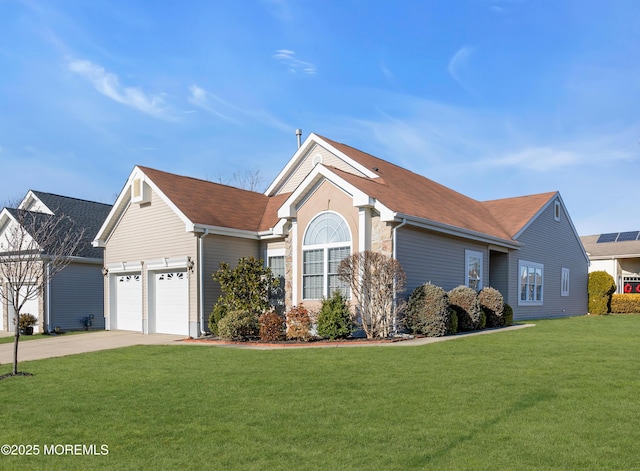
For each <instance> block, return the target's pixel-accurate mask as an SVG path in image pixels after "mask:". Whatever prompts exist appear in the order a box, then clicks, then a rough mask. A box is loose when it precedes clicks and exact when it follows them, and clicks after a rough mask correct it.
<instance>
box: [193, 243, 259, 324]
mask: <svg viewBox="0 0 640 471" xmlns="http://www.w3.org/2000/svg"><path fill="white" fill-rule="evenodd" d="M250 256H254V257H256V258H261V255H260V242H259V241H257V240H251V239H241V238H236V237H226V236H219V235H209V236H207V237H206V238H205V239H204V313H205V321H206V322H205V325H204V328H205V330H209V329H208V326H207V325H206V323H207V322H208V320H209V314H211V311H212V310H213V306H214V305H215V303H216V302H217V301H218V298H219V297H220V295H221V294H222V291H221V290H220V284H219V283H218V282H217V281H215V280H214V279H213V277H212V275H213V274H214V273H215V272H216V271H218V268H219V267H220V262H227V263H229V265H231V266H232V267H235V266H237V265H238V260H239V259H240V258H242V257H250Z"/></svg>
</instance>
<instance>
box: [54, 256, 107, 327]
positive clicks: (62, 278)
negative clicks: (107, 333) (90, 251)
mask: <svg viewBox="0 0 640 471" xmlns="http://www.w3.org/2000/svg"><path fill="white" fill-rule="evenodd" d="M101 269H102V265H90V264H82V263H72V264H70V265H68V266H67V267H66V268H65V269H64V270H62V271H61V272H60V273H58V274H56V276H54V277H53V278H52V279H51V285H50V288H51V292H50V293H49V297H50V300H51V306H50V315H51V325H50V326H49V329H51V330H53V329H54V328H55V326H59V327H60V328H62V329H63V330H82V329H83V328H84V326H83V324H82V322H81V321H82V318H83V317H87V316H90V315H93V317H94V318H93V321H92V324H93V325H92V326H91V330H102V329H104V302H103V289H104V277H103V276H102V272H101Z"/></svg>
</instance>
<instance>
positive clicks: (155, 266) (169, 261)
mask: <svg viewBox="0 0 640 471" xmlns="http://www.w3.org/2000/svg"><path fill="white" fill-rule="evenodd" d="M189 259H190V257H173V258H168V257H164V258H158V259H155V260H149V261H146V262H144V266H145V267H146V269H147V270H152V271H157V270H164V269H169V268H185V269H186V268H187V265H188V263H189Z"/></svg>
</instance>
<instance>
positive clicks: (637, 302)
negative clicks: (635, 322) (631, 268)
mask: <svg viewBox="0 0 640 471" xmlns="http://www.w3.org/2000/svg"><path fill="white" fill-rule="evenodd" d="M611 312H614V313H616V314H637V313H640V294H614V295H613V296H611Z"/></svg>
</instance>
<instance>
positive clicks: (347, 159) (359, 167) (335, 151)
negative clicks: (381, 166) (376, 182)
mask: <svg viewBox="0 0 640 471" xmlns="http://www.w3.org/2000/svg"><path fill="white" fill-rule="evenodd" d="M311 136H313V137H314V138H315V141H316V142H317V143H318V144H320V145H321V146H323V147H325V148H327V150H330V151H331V152H332V153H333V154H335V155H337V156H338V157H340V158H341V159H342V160H344V161H345V162H347V163H348V164H349V165H351V166H352V167H353V168H355V169H356V170H358V171H360V172H361V173H362V174H364V175H365V176H367V177H368V178H380V175H378V174H377V173H376V172H374V171H373V170H371V169H370V168H367V167H365V166H364V165H362V164H361V163H360V162H356V161H355V160H353V159H352V158H351V157H349V156H348V155H346V154H345V153H343V152H341V151H339V150H338V149H336V148H335V147H333V146H332V145H331V144H329V143H328V142H327V141H325V140H324V139H322V138H321V137H319V136H317V135H316V134H313V133H311Z"/></svg>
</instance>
